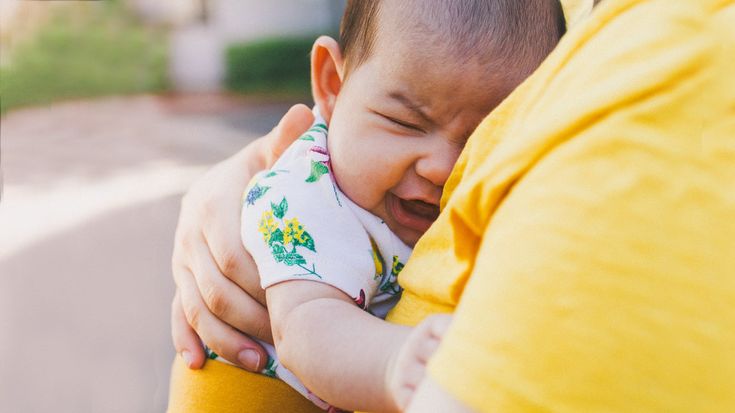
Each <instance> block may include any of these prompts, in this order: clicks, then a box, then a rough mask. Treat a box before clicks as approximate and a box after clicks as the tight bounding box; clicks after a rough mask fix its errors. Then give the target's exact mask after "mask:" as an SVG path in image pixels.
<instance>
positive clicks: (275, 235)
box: [268, 228, 283, 245]
mask: <svg viewBox="0 0 735 413" xmlns="http://www.w3.org/2000/svg"><path fill="white" fill-rule="evenodd" d="M276 242H280V243H281V245H283V231H281V229H280V228H277V229H276V230H275V231H273V232H271V239H270V241H268V244H269V245H273V244H274V243H276Z"/></svg>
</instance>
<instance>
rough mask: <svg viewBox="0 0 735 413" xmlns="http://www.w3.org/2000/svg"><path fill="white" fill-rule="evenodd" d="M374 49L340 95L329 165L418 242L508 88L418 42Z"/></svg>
mask: <svg viewBox="0 0 735 413" xmlns="http://www.w3.org/2000/svg"><path fill="white" fill-rule="evenodd" d="M375 46H376V47H375V49H374V51H373V53H372V55H371V56H370V58H369V59H368V60H367V61H366V62H365V63H363V64H361V65H360V66H358V67H356V68H355V69H354V70H353V71H352V73H350V74H349V76H348V77H347V79H346V81H345V82H344V83H343V85H342V88H341V90H340V92H339V95H338V97H337V100H336V103H335V106H334V110H333V113H332V116H331V119H330V125H329V141H328V142H329V151H330V156H331V162H332V167H333V169H334V175H335V178H336V180H337V184H338V185H339V187H340V189H341V190H342V191H343V192H344V193H345V194H346V195H347V196H348V197H349V198H350V199H352V200H353V201H354V202H355V203H356V204H358V205H360V206H361V207H362V208H364V209H366V210H368V211H370V212H372V213H373V214H374V215H377V216H378V217H380V218H382V219H383V220H384V221H385V222H386V223H387V224H388V226H389V227H390V228H391V230H392V231H393V232H394V233H396V234H397V235H398V237H399V238H401V240H403V241H404V242H405V243H406V244H408V245H414V244H415V243H416V241H417V240H418V238H419V237H420V236H421V235H422V234H423V233H424V232H425V231H426V230H427V229H428V228H429V226H430V225H431V223H432V222H433V221H434V220H435V219H436V218H437V216H438V214H439V200H440V198H441V194H442V189H443V186H444V183H445V182H446V180H447V178H448V177H449V174H450V171H451V170H452V168H453V166H454V164H455V162H456V161H457V157H458V156H459V153H460V151H461V150H462V148H463V146H464V144H465V142H466V140H467V138H468V136H469V135H470V134H471V133H472V131H473V130H474V129H475V127H476V126H477V125H478V124H479V123H480V121H481V120H482V119H483V118H484V117H485V116H486V115H487V114H488V113H489V112H490V111H491V110H492V109H493V108H494V107H495V106H496V105H497V104H498V103H500V101H501V100H502V99H503V98H504V97H505V96H506V95H507V93H508V92H509V90H508V88H507V87H503V85H495V84H493V83H494V82H493V81H492V80H490V79H489V78H490V77H492V76H489V75H488V74H487V71H486V70H485V68H483V67H481V66H479V65H478V64H476V63H467V62H463V63H457V62H454V61H451V60H450V59H447V58H444V59H443V58H442V57H441V56H436V55H434V56H433V58H432V53H430V50H429V49H425V48H417V47H416V42H415V41H414V42H413V44H412V45H410V46H411V47H409V45H405V47H404V45H402V44H401V42H393V43H391V44H390V45H389V47H384V45H382V44H381V42H377V44H376V45H375ZM426 47H431V46H430V45H427V46H426Z"/></svg>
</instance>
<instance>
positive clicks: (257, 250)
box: [241, 124, 379, 306]
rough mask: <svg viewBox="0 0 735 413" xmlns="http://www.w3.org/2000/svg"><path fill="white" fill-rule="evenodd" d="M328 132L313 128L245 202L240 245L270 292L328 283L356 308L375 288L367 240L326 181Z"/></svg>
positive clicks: (259, 178) (256, 183)
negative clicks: (294, 284)
mask: <svg viewBox="0 0 735 413" xmlns="http://www.w3.org/2000/svg"><path fill="white" fill-rule="evenodd" d="M325 135H326V130H325V128H324V127H320V126H319V124H316V125H315V126H314V127H312V129H311V130H310V131H309V132H307V134H305V135H304V136H302V137H301V138H300V139H299V140H297V141H296V142H295V143H294V144H293V145H292V146H291V147H290V148H289V149H288V150H287V151H286V153H284V155H283V156H282V157H281V158H280V159H279V160H278V162H277V163H276V164H275V165H274V167H273V168H272V169H270V170H268V171H265V172H263V173H261V174H259V175H258V176H256V178H255V179H254V180H253V182H251V185H250V186H249V188H248V190H247V191H246V192H245V195H244V197H243V209H242V228H241V235H242V241H243V244H244V246H245V248H246V249H247V251H248V252H249V253H250V254H251V255H252V257H253V259H254V260H255V263H256V264H257V266H258V271H259V272H260V277H261V284H262V286H263V288H267V287H269V286H271V285H274V284H276V283H280V282H283V281H288V280H310V281H317V282H322V283H326V284H329V285H332V286H334V287H335V288H337V289H339V290H341V291H343V292H344V293H345V294H347V295H349V296H350V297H352V298H353V299H354V300H355V301H356V302H357V303H358V304H359V305H363V306H364V304H365V303H367V302H369V301H370V299H371V298H372V296H373V295H374V291H375V290H376V289H377V286H378V282H379V279H378V280H376V279H375V276H374V275H375V265H374V262H373V259H372V249H371V243H370V238H369V236H368V234H367V232H366V230H365V229H364V227H363V226H362V225H361V224H360V221H359V220H358V219H357V217H356V216H355V214H354V212H353V211H352V210H351V209H350V208H349V207H348V206H347V201H348V200H347V199H346V197H345V195H344V194H343V193H341V192H340V191H339V189H338V188H337V186H336V185H335V183H334V181H333V179H332V176H331V166H330V163H329V155H328V153H327V150H326V148H327V146H326V136H325Z"/></svg>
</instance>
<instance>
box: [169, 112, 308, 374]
mask: <svg viewBox="0 0 735 413" xmlns="http://www.w3.org/2000/svg"><path fill="white" fill-rule="evenodd" d="M313 119H314V117H313V115H312V113H311V110H309V108H308V107H306V106H304V105H296V106H293V107H292V108H291V109H290V110H289V111H288V113H286V115H284V117H283V119H281V122H280V123H279V124H278V126H276V127H275V128H274V129H273V130H272V131H271V132H270V133H269V134H267V135H266V136H264V137H262V138H260V139H258V140H256V141H254V142H253V143H251V144H250V145H248V146H247V147H245V148H244V149H243V150H241V151H240V152H239V153H237V154H235V155H234V156H232V157H231V158H228V159H226V160H224V161H222V162H220V163H219V164H217V165H216V166H214V167H213V168H212V169H211V170H209V171H208V172H207V173H206V174H205V175H204V176H203V177H201V178H200V179H199V180H197V181H196V182H195V183H194V184H193V185H192V186H191V188H190V189H189V191H188V192H187V193H186V195H184V197H183V199H182V202H181V213H180V215H179V222H178V225H177V228H176V238H175V241H174V252H173V258H172V270H173V276H174V280H175V282H176V287H177V289H176V295H175V296H174V300H173V303H172V310H171V329H172V336H173V341H174V347H175V348H176V351H177V352H178V353H179V354H181V356H182V358H183V359H184V360H185V361H186V363H187V364H188V366H189V367H190V368H194V369H197V368H201V367H202V366H203V365H204V361H205V359H206V358H205V354H204V349H203V348H202V344H201V343H202V342H204V343H206V344H207V345H208V346H209V347H210V348H211V349H212V350H213V351H214V352H216V353H217V354H219V355H220V356H222V357H224V358H225V359H227V360H229V361H231V362H233V363H235V364H237V365H239V366H240V367H242V368H244V369H246V370H250V371H260V370H261V369H262V368H263V365H264V363H265V361H266V358H267V357H266V353H265V351H264V350H263V348H262V347H261V346H260V345H258V344H257V343H256V342H255V341H253V340H252V339H250V338H249V337H248V336H246V335H245V334H243V333H242V332H245V333H247V334H249V335H251V336H253V337H257V338H259V339H262V340H265V341H269V342H272V338H271V331H270V319H269V318H268V312H267V310H266V308H265V294H264V292H263V290H262V289H261V288H260V279H259V276H258V273H257V268H256V266H255V263H254V262H253V260H252V258H251V257H250V255H249V254H248V253H247V252H246V251H245V249H244V248H243V246H242V242H241V241H240V208H241V197H242V193H243V191H244V190H245V187H246V185H247V183H248V181H249V180H250V178H251V177H252V176H253V174H255V173H256V172H258V171H260V170H262V169H265V168H267V167H269V166H270V165H272V164H273V163H274V162H275V160H276V159H277V158H278V156H280V154H281V153H282V152H283V151H284V150H285V149H286V148H287V147H288V146H289V145H290V144H291V142H293V141H294V140H295V139H296V138H298V137H299V136H300V135H301V134H302V133H303V132H304V131H306V130H307V129H308V128H309V126H310V125H311V123H312V122H313ZM200 339H201V340H200Z"/></svg>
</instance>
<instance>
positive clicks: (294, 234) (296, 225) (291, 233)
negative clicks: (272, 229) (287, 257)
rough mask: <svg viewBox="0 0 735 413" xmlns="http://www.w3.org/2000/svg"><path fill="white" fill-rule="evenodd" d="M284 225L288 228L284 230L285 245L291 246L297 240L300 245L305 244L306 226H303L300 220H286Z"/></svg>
mask: <svg viewBox="0 0 735 413" xmlns="http://www.w3.org/2000/svg"><path fill="white" fill-rule="evenodd" d="M283 223H284V224H286V228H285V229H284V230H283V243H284V244H291V243H292V242H293V240H294V239H295V240H296V242H297V243H298V244H300V245H301V244H304V243H305V242H306V239H305V238H304V226H303V225H301V223H300V222H299V219H298V218H291V219H284V220H283Z"/></svg>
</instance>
